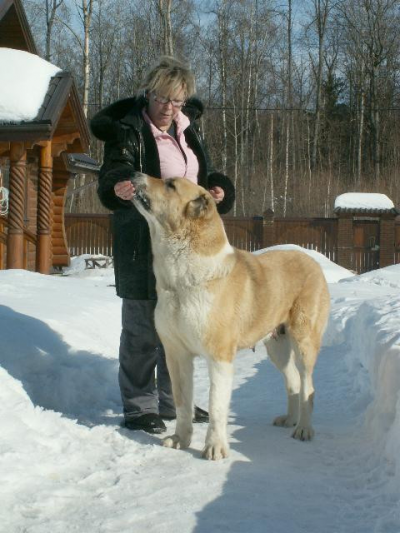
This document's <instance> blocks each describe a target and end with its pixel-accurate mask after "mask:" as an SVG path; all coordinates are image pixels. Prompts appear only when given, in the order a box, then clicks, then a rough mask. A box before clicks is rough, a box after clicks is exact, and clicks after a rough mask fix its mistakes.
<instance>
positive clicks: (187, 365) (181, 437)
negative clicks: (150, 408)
mask: <svg viewBox="0 0 400 533" xmlns="http://www.w3.org/2000/svg"><path fill="white" fill-rule="evenodd" d="M164 348H166V347H165V346H164ZM166 359H167V366H168V371H169V375H170V378H171V383H172V393H173V396H174V403H175V408H176V428H175V433H174V434H173V435H170V436H169V437H166V438H165V439H164V440H163V445H164V446H166V447H167V448H176V449H177V450H178V449H183V448H188V447H189V445H190V442H191V440H192V434H193V422H192V420H193V356H192V355H190V354H187V353H180V354H179V355H178V354H177V353H176V350H174V352H173V355H171V352H169V351H168V350H167V349H166Z"/></svg>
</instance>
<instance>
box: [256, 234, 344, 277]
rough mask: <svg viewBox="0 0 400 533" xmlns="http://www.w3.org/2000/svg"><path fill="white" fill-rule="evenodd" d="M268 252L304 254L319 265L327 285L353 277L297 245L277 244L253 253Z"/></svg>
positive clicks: (325, 258)
mask: <svg viewBox="0 0 400 533" xmlns="http://www.w3.org/2000/svg"><path fill="white" fill-rule="evenodd" d="M270 250H297V251H298V252H304V253H306V254H307V255H309V256H310V257H312V259H314V261H316V262H317V263H319V265H320V266H321V268H322V271H323V273H324V275H325V279H326V281H327V283H336V282H338V281H340V280H341V279H344V278H351V277H353V276H354V274H353V273H352V272H350V270H347V269H346V268H343V267H341V266H339V265H336V264H335V263H333V262H332V261H330V260H329V259H328V258H327V257H326V256H325V255H323V254H321V253H319V252H317V251H315V250H308V249H306V248H302V247H301V246H297V244H279V245H277V246H270V247H269V248H264V249H262V250H257V251H256V252H253V253H254V254H255V255H259V254H264V253H265V252H268V251H270Z"/></svg>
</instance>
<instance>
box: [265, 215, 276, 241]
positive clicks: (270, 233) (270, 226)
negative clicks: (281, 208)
mask: <svg viewBox="0 0 400 533" xmlns="http://www.w3.org/2000/svg"><path fill="white" fill-rule="evenodd" d="M275 238H276V236H275V226H274V212H273V211H272V209H267V210H266V211H264V214H263V243H262V247H263V248H268V247H269V246H273V245H274V244H276V240H275Z"/></svg>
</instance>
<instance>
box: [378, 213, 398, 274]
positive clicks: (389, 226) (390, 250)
mask: <svg viewBox="0 0 400 533" xmlns="http://www.w3.org/2000/svg"><path fill="white" fill-rule="evenodd" d="M395 216H396V214H395V213H388V214H384V215H381V218H380V243H379V245H380V248H379V268H383V267H385V266H390V265H393V264H394V263H395V257H394V252H395V249H394V241H395V238H394V232H395V220H394V219H395Z"/></svg>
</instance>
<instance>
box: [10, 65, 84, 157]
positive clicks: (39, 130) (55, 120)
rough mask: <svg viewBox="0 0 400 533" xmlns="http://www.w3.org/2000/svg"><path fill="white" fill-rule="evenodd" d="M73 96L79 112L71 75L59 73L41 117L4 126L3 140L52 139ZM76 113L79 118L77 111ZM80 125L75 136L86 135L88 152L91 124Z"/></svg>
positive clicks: (73, 102)
mask: <svg viewBox="0 0 400 533" xmlns="http://www.w3.org/2000/svg"><path fill="white" fill-rule="evenodd" d="M69 97H71V104H72V107H73V108H75V107H78V109H79V107H80V104H79V97H78V95H77V91H76V88H75V84H74V83H73V80H72V76H71V74H69V73H68V72H59V73H58V74H56V75H55V76H54V77H53V78H52V80H51V82H50V85H49V91H48V94H47V95H46V97H45V100H44V102H43V104H42V106H41V108H40V109H39V111H38V115H37V118H36V119H35V120H32V121H30V122H21V123H19V124H13V123H0V141H11V142H13V141H14V142H23V141H27V142H32V143H35V142H40V141H48V140H51V139H52V138H53V136H54V133H55V131H56V129H57V126H58V124H59V121H60V118H61V115H62V112H63V110H64V108H65V106H66V105H67V102H68V98H69ZM74 114H75V115H78V113H76V112H75V110H74ZM82 114H83V113H82ZM75 120H76V119H75ZM76 122H77V135H75V137H81V136H82V133H83V137H84V139H85V140H84V142H82V143H81V144H82V148H83V149H82V151H85V148H86V146H88V141H86V139H88V136H89V133H88V127H87V124H85V123H83V124H82V123H81V122H82V121H81V120H80V121H78V120H76Z"/></svg>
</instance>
